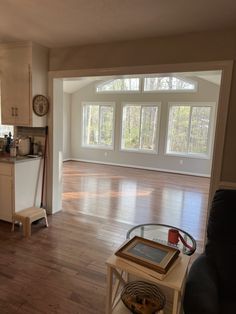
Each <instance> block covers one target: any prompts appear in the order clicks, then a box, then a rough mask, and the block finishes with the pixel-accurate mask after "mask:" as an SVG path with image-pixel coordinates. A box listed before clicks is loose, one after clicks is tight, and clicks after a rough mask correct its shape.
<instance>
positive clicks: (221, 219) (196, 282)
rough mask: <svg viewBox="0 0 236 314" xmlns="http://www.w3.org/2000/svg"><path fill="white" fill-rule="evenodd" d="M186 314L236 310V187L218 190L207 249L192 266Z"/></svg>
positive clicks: (185, 302)
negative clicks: (235, 188) (234, 188)
mask: <svg viewBox="0 0 236 314" xmlns="http://www.w3.org/2000/svg"><path fill="white" fill-rule="evenodd" d="M183 307H184V313H185V314H233V313H236V190H226V189H221V190H218V191H216V193H215V195H214V198H213V201H212V206H211V210H210V215H209V221H208V226H207V244H206V247H205V251H204V253H203V254H202V255H200V256H199V257H198V258H197V259H196V260H195V261H194V263H193V264H192V267H191V268H190V271H189V274H188V278H187V282H186V288H185V295H184V300H183Z"/></svg>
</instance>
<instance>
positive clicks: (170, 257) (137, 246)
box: [115, 236, 180, 274]
mask: <svg viewBox="0 0 236 314" xmlns="http://www.w3.org/2000/svg"><path fill="white" fill-rule="evenodd" d="M179 253H180V251H179V250H178V249H177V248H174V247H170V246H167V245H164V244H161V243H158V242H155V241H152V240H149V239H145V238H142V237H138V236H135V237H133V238H132V239H131V240H129V241H128V242H126V243H125V244H124V245H123V246H121V247H120V248H119V249H118V250H117V251H116V252H115V255H117V256H119V257H122V258H125V259H128V260H130V261H132V262H135V263H137V264H139V265H141V266H144V267H147V268H150V269H152V270H155V271H157V272H159V273H161V274H166V273H167V271H168V269H169V268H170V267H171V265H172V264H173V263H174V261H175V260H176V259H177V258H178V256H179Z"/></svg>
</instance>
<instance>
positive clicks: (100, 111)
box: [98, 105, 102, 145]
mask: <svg viewBox="0 0 236 314" xmlns="http://www.w3.org/2000/svg"><path fill="white" fill-rule="evenodd" d="M101 107H102V106H101V105H99V106H98V117H99V119H98V144H99V145H100V144H101V115H102V110H101Z"/></svg>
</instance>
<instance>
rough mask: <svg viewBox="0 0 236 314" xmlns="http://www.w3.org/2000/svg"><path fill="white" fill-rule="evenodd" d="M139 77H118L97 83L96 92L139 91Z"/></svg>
mask: <svg viewBox="0 0 236 314" xmlns="http://www.w3.org/2000/svg"><path fill="white" fill-rule="evenodd" d="M139 89H140V88H139V78H137V77H135V78H120V79H115V80H110V81H106V82H104V83H102V84H99V85H98V86H97V88H96V91H97V92H130V91H132V92H137V91H139Z"/></svg>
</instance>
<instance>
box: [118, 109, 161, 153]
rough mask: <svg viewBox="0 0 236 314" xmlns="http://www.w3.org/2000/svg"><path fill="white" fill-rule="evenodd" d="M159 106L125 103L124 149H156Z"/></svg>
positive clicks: (123, 118)
mask: <svg viewBox="0 0 236 314" xmlns="http://www.w3.org/2000/svg"><path fill="white" fill-rule="evenodd" d="M157 122H158V106H157V105H152V106H149V105H133V104H132V105H131V104H130V105H129V104H127V105H125V106H124V107H123V115H122V144H121V148H122V149H123V150H137V151H155V150H156V139H157Z"/></svg>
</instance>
